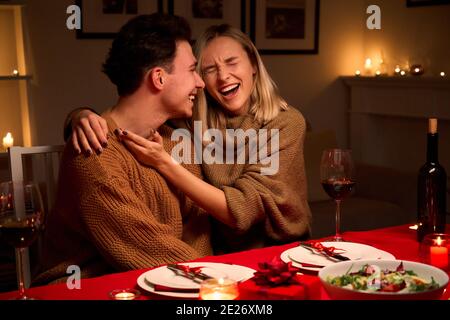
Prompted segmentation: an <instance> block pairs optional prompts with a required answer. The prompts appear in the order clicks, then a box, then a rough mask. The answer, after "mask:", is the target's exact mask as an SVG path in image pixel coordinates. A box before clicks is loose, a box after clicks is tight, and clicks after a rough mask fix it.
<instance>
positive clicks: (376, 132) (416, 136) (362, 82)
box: [342, 76, 450, 172]
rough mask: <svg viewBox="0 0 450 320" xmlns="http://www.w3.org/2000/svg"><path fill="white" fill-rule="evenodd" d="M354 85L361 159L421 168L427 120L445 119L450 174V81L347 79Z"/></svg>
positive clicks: (443, 139) (353, 122)
mask: <svg viewBox="0 0 450 320" xmlns="http://www.w3.org/2000/svg"><path fill="white" fill-rule="evenodd" d="M342 80H343V81H344V83H345V84H346V85H347V87H348V88H349V110H348V111H349V130H348V132H349V137H348V138H349V141H348V145H349V146H350V148H351V149H352V150H353V153H354V157H355V158H356V160H358V161H364V162H367V163H370V164H375V165H382V166H387V167H391V168H395V169H400V170H406V171H411V172H417V171H418V169H419V167H420V165H421V164H423V163H424V162H425V154H426V130H427V118H429V117H436V118H438V120H439V129H438V130H439V135H440V138H439V139H440V141H439V145H440V149H439V159H440V162H441V163H442V164H443V165H444V167H445V168H446V169H447V171H449V172H450V148H449V146H450V79H449V78H447V77H425V76H421V77H412V76H409V77H383V76H381V77H354V76H353V77H342Z"/></svg>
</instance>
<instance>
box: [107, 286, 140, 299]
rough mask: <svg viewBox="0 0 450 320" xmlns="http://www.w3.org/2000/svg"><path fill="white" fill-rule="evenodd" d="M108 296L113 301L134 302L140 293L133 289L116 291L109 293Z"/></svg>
mask: <svg viewBox="0 0 450 320" xmlns="http://www.w3.org/2000/svg"><path fill="white" fill-rule="evenodd" d="M109 295H110V297H111V298H112V299H114V300H135V299H137V298H139V297H140V295H141V293H140V292H139V291H138V290H135V289H117V290H113V291H111V292H110V293H109Z"/></svg>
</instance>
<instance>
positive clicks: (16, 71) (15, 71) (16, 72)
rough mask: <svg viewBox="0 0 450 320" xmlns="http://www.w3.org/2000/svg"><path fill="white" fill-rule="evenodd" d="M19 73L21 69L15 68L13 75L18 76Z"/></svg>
mask: <svg viewBox="0 0 450 320" xmlns="http://www.w3.org/2000/svg"><path fill="white" fill-rule="evenodd" d="M18 75H19V70H17V69H14V70H13V76H16V77H17V76H18Z"/></svg>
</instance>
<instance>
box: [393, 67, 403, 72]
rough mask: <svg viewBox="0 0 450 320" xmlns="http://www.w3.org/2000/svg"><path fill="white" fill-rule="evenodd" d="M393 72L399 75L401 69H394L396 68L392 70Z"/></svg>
mask: <svg viewBox="0 0 450 320" xmlns="http://www.w3.org/2000/svg"><path fill="white" fill-rule="evenodd" d="M394 71H395V73H400V71H402V69H400V67H396V68H395V69H394Z"/></svg>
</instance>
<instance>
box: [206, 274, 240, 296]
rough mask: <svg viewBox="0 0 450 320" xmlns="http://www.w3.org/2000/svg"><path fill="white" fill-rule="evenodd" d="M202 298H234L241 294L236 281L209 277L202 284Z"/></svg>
mask: <svg viewBox="0 0 450 320" xmlns="http://www.w3.org/2000/svg"><path fill="white" fill-rule="evenodd" d="M199 296H200V299H202V300H234V299H236V298H237V297H238V296H239V290H238V286H237V283H236V281H234V280H231V279H224V278H220V279H208V280H205V281H203V282H202V283H201V285H200V294H199Z"/></svg>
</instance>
